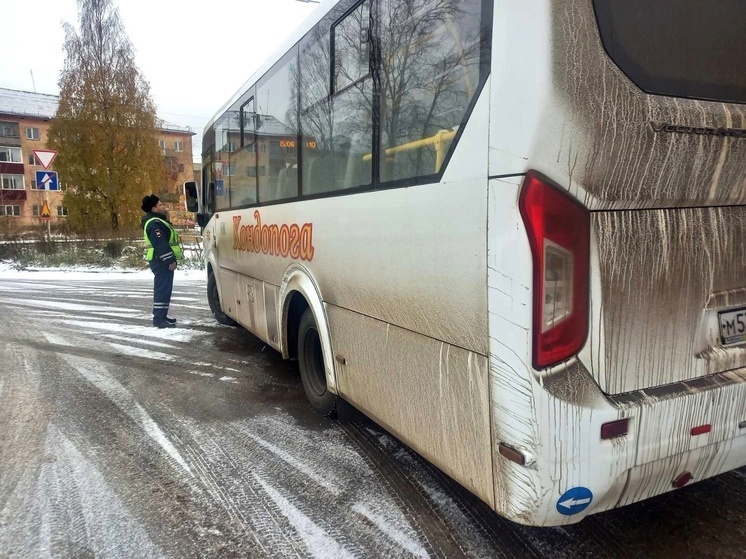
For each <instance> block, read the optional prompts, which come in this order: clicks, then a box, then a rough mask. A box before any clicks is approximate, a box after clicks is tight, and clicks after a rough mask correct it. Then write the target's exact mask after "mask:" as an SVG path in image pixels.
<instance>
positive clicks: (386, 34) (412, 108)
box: [379, 0, 482, 182]
mask: <svg viewBox="0 0 746 559" xmlns="http://www.w3.org/2000/svg"><path fill="white" fill-rule="evenodd" d="M401 7H402V2H401V0H380V4H379V13H380V36H381V38H382V40H381V68H380V72H381V148H382V152H381V164H380V165H381V167H380V176H381V181H383V182H386V181H396V180H402V179H408V178H414V177H424V176H428V175H433V174H436V173H438V172H440V170H441V169H442V166H443V163H444V162H445V159H446V156H447V154H448V152H449V150H450V148H451V145H452V143H453V139H454V137H455V136H456V132H457V130H458V129H459V127H460V126H462V125H463V124H464V122H463V121H464V118H465V116H466V114H467V110H468V108H469V105H470V104H471V102H472V100H473V98H474V96H475V95H476V91H477V89H478V85H479V83H480V54H481V49H480V45H481V10H482V2H481V1H480V0H461V1H459V2H432V3H428V6H424V5H423V7H422V9H420V10H417V11H416V12H414V13H412V14H411V16H410V17H406V18H403V17H401ZM384 39H385V40H384ZM405 54H406V56H405Z"/></svg>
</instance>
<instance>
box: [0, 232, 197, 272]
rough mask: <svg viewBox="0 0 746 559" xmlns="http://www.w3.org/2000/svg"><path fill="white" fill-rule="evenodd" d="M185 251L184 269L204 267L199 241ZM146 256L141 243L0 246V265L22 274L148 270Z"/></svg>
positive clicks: (62, 242) (65, 242)
mask: <svg viewBox="0 0 746 559" xmlns="http://www.w3.org/2000/svg"><path fill="white" fill-rule="evenodd" d="M183 249H184V260H183V261H182V262H181V263H180V267H181V268H182V269H185V268H190V269H201V268H202V267H203V266H204V260H203V258H202V247H201V245H200V244H199V242H198V239H197V238H196V237H195V241H194V242H188V243H187V242H185V243H184V245H183ZM144 255H145V246H144V242H143V241H142V240H141V239H130V240H127V239H111V240H101V241H93V240H71V239H54V240H52V241H44V240H39V241H35V242H15V241H12V242H3V243H0V262H5V263H6V264H8V265H10V266H12V267H14V268H16V269H19V270H23V269H28V268H61V267H76V268H80V267H82V268H113V269H131V270H141V269H146V268H147V263H146V262H145V260H144Z"/></svg>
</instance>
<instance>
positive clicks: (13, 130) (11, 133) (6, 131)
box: [0, 122, 21, 138]
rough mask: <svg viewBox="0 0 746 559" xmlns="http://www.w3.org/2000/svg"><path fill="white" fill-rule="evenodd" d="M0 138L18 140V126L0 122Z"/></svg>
mask: <svg viewBox="0 0 746 559" xmlns="http://www.w3.org/2000/svg"><path fill="white" fill-rule="evenodd" d="M0 136H5V137H6V138H20V137H21V134H20V132H19V128H18V125H17V124H16V123H15V122H0Z"/></svg>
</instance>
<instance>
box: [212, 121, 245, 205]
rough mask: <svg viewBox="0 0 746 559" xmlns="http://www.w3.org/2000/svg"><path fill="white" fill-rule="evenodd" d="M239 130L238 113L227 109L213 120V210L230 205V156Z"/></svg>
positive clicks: (237, 140) (239, 133) (231, 168)
mask: <svg viewBox="0 0 746 559" xmlns="http://www.w3.org/2000/svg"><path fill="white" fill-rule="evenodd" d="M240 135H241V130H240V128H239V126H238V113H237V112H235V111H229V112H227V113H226V114H224V115H223V116H222V117H220V119H218V120H217V121H216V122H215V153H214V156H213V159H212V163H211V167H212V169H211V172H212V175H213V182H214V183H215V211H220V210H227V209H228V208H230V207H231V198H230V180H231V176H232V175H233V174H234V173H232V172H231V171H232V170H234V169H235V165H234V166H233V167H231V161H230V156H231V154H232V152H233V151H234V150H235V149H236V146H237V145H238V142H239V141H240Z"/></svg>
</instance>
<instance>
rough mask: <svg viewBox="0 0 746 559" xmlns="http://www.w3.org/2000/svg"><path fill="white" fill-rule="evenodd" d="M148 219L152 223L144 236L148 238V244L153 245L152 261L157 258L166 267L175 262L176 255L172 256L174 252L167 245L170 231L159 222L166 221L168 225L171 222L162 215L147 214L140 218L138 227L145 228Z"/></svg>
mask: <svg viewBox="0 0 746 559" xmlns="http://www.w3.org/2000/svg"><path fill="white" fill-rule="evenodd" d="M154 217H157V218H158V219H153V218H154ZM150 219H153V221H151V222H150V223H149V224H148V228H147V230H146V231H145V234H146V235H147V236H148V239H150V244H152V245H153V249H155V251H154V252H155V254H154V256H153V260H155V259H156V258H157V259H159V260H161V262H163V263H164V264H166V265H169V264H171V263H172V262H176V255H174V251H173V250H172V249H171V246H170V245H169V244H168V239H169V237H170V236H171V231H170V230H169V229H168V227H167V226H166V225H165V224H164V223H163V222H161V221H160V220H163V221H167V222H168V223H171V222H170V221H168V218H166V216H165V215H164V214H157V213H155V212H149V213H147V214H145V216H144V217H143V218H142V222H141V223H140V226H141V227H145V223H146V222H147V221H148V220H150Z"/></svg>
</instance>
